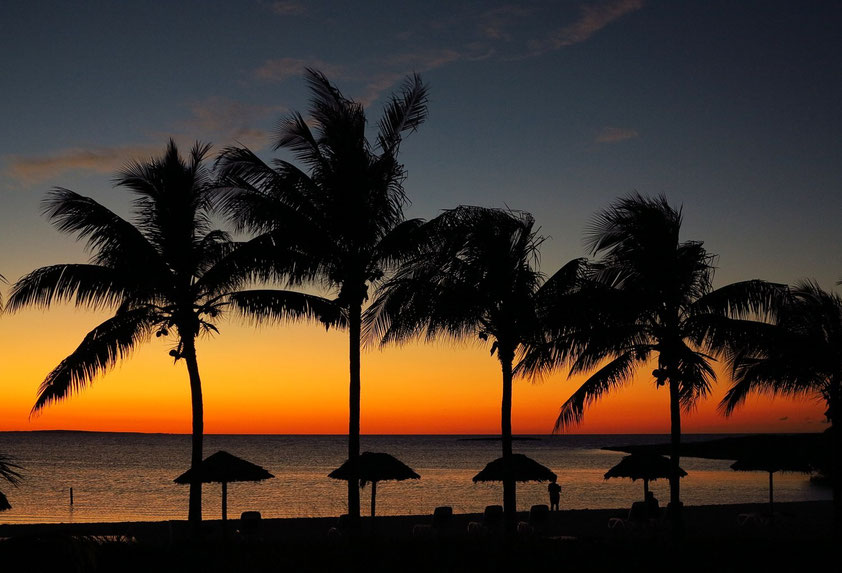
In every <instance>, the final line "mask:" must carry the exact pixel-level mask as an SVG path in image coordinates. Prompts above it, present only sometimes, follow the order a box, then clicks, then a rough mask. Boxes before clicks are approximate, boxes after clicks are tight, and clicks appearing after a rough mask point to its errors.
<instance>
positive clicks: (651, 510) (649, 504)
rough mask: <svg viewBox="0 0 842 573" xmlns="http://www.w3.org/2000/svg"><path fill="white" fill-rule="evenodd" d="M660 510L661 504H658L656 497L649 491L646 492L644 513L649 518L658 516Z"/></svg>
mask: <svg viewBox="0 0 842 573" xmlns="http://www.w3.org/2000/svg"><path fill="white" fill-rule="evenodd" d="M660 512H661V506H660V505H659V504H658V498H656V497H655V494H654V493H652V492H651V491H647V492H646V513H647V514H648V515H649V518H650V519H654V518H657V517H658V514H659V513H660Z"/></svg>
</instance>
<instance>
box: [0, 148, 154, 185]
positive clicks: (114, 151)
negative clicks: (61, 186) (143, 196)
mask: <svg viewBox="0 0 842 573" xmlns="http://www.w3.org/2000/svg"><path fill="white" fill-rule="evenodd" d="M160 148H161V145H122V146H114V147H91V148H81V147H74V148H69V149H64V150H61V151H58V152H56V153H53V154H50V155H40V156H20V155H12V156H8V157H7V160H8V167H7V169H6V174H7V175H8V176H9V177H11V178H12V179H15V180H16V181H18V182H20V183H23V184H27V185H33V184H36V183H41V182H43V181H46V180H48V179H52V178H54V177H56V176H58V175H61V174H63V173H65V172H67V171H93V172H96V173H108V174H113V173H114V172H116V171H118V170H119V169H120V168H122V167H123V166H124V165H126V163H127V162H128V161H130V160H133V159H142V158H146V157H153V156H154V155H155V154H156V153H160Z"/></svg>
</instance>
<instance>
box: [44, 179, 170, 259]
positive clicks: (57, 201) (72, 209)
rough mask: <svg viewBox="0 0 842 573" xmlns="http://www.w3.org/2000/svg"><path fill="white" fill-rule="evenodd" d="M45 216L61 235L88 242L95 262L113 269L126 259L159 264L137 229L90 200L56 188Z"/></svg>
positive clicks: (49, 200)
mask: <svg viewBox="0 0 842 573" xmlns="http://www.w3.org/2000/svg"><path fill="white" fill-rule="evenodd" d="M42 205H43V214H44V215H46V216H47V217H48V218H49V219H50V221H51V222H52V223H53V225H54V226H55V227H56V228H57V229H58V230H59V231H60V232H62V233H71V234H75V235H77V236H78V238H80V239H85V240H86V249H87V250H88V251H89V252H91V253H93V257H92V262H93V263H94V264H100V265H104V266H110V267H115V268H116V267H120V266H122V265H125V261H126V260H127V259H131V260H133V261H135V262H136V263H137V264H142V265H143V266H145V267H147V268H149V267H152V268H157V267H158V266H159V265H160V263H159V262H158V260H157V259H158V257H157V254H156V253H155V251H154V250H153V249H152V247H151V245H150V244H149V243H148V242H147V240H146V238H145V237H144V236H143V235H142V234H141V233H140V232H139V231H138V229H137V228H136V227H135V226H134V225H132V224H131V223H129V222H127V221H126V220H124V219H122V218H121V217H119V216H118V215H116V214H114V213H113V212H112V211H111V210H109V209H107V208H106V207H104V206H102V205H100V204H99V203H97V202H96V201H94V200H93V199H91V198H89V197H84V196H82V195H79V194H78V193H76V192H74V191H71V190H69V189H64V188H61V187H58V188H55V189H53V190H52V191H51V192H49V193H48V194H47V196H46V197H45V199H44V200H43V202H42Z"/></svg>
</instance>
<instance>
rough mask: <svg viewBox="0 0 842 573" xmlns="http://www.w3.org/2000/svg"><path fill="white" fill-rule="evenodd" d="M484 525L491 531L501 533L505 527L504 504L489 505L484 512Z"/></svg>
mask: <svg viewBox="0 0 842 573" xmlns="http://www.w3.org/2000/svg"><path fill="white" fill-rule="evenodd" d="M482 525H483V527H484V528H485V529H486V531H488V532H489V533H499V532H500V531H502V529H503V506H502V505H487V506H486V507H485V511H483V512H482Z"/></svg>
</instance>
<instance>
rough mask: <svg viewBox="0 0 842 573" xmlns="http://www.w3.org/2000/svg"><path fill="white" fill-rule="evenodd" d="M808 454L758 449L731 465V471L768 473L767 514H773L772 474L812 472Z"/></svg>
mask: <svg viewBox="0 0 842 573" xmlns="http://www.w3.org/2000/svg"><path fill="white" fill-rule="evenodd" d="M808 457H809V456H808V454H807V453H805V452H796V451H794V450H784V451H774V450H772V449H769V448H765V449H758V450H755V451H754V452H751V453H750V454H747V455H746V457H744V458H740V459H738V460H737V461H736V462H734V463H733V464H731V469H732V470H736V471H741V472H754V471H763V472H769V513H770V514H771V515H774V513H775V496H774V484H773V478H772V474H774V473H775V472H800V473H805V474H806V473H810V472H811V471H812V470H813V467H812V465H811V464H810V462H809V461H808Z"/></svg>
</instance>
